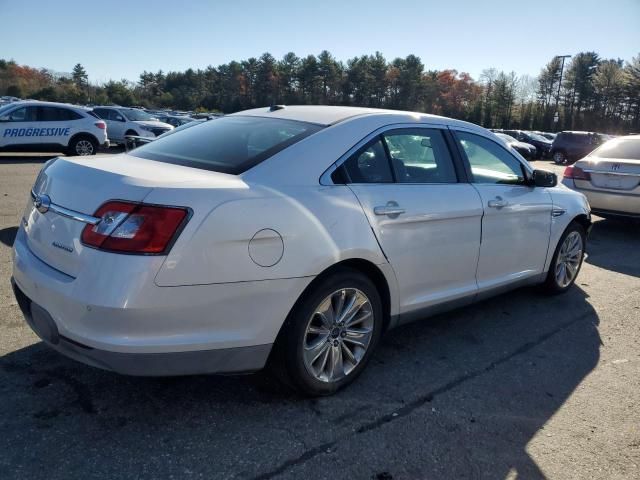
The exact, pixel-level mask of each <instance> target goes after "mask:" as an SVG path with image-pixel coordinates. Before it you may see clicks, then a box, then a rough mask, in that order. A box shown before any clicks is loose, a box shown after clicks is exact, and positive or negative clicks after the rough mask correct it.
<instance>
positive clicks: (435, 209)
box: [13, 106, 591, 395]
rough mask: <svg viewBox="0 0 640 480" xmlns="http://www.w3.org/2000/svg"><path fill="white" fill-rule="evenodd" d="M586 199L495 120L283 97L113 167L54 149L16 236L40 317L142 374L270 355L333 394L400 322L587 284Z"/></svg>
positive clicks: (71, 341)
mask: <svg viewBox="0 0 640 480" xmlns="http://www.w3.org/2000/svg"><path fill="white" fill-rule="evenodd" d="M590 225H591V220H590V211H589V206H588V204H587V201H586V199H585V197H584V196H583V195H582V194H580V193H577V192H573V191H571V190H569V189H568V188H565V187H564V186H562V185H557V178H556V176H555V175H554V174H553V173H549V172H544V171H541V170H532V169H531V167H530V166H529V165H528V163H527V162H526V161H525V160H524V159H523V158H522V157H520V156H519V155H518V154H517V153H514V152H512V151H510V150H509V149H508V148H507V147H506V146H505V145H504V143H503V142H502V141H500V140H499V139H498V138H497V137H496V136H495V135H494V134H492V133H491V132H489V131H487V130H485V129H483V128H481V127H478V126H476V125H472V124H469V123H466V122H462V121H457V120H451V119H448V118H444V117H438V116H433V115H425V114H420V113H411V112H398V111H385V110H374V109H365V108H349V107H315V106H299V107H283V106H274V107H271V108H261V109H255V110H249V111H244V112H239V113H237V114H234V115H229V116H226V117H223V118H220V119H218V120H216V121H212V122H203V123H202V124H200V125H196V126H194V127H192V128H189V129H186V130H184V131H182V132H178V133H176V134H175V135H169V136H167V137H165V138H160V139H158V140H156V141H154V142H152V143H149V144H148V145H145V146H142V147H140V148H138V149H136V150H134V151H132V152H130V153H129V154H121V155H118V156H112V157H110V158H109V161H108V162H95V161H86V160H84V159H81V158H58V159H55V160H53V161H50V162H49V163H47V164H46V165H45V167H44V168H43V169H42V172H41V173H40V175H39V176H38V178H37V180H36V183H35V185H34V186H33V191H32V192H31V198H30V199H29V203H28V206H27V208H26V210H25V213H24V218H23V221H22V225H21V226H20V229H19V231H18V234H17V237H16V241H15V244H14V270H13V284H14V289H15V293H16V297H17V299H18V302H19V304H20V306H21V308H22V310H23V312H24V313H25V317H26V319H27V321H28V322H29V324H30V326H31V327H32V328H33V330H34V331H35V332H36V333H37V334H38V335H39V336H40V337H41V338H42V339H43V340H44V341H45V342H47V343H48V344H49V345H50V346H51V347H53V348H54V349H56V350H58V351H59V352H61V353H63V354H65V355H68V356H70V357H72V358H75V359H78V360H80V361H82V362H85V363H88V364H91V365H94V366H98V367H102V368H105V369H110V370H113V371H116V372H120V373H125V374H132V375H185V374H195V373H213V372H224V373H232V372H251V371H256V370H259V369H261V368H263V367H264V366H265V365H266V364H267V363H269V365H272V366H273V367H274V369H275V371H277V372H278V373H279V374H280V376H281V377H282V378H283V379H285V381H287V382H288V383H289V384H290V385H293V386H294V387H296V388H297V389H299V390H301V391H302V392H304V393H307V394H311V395H324V394H330V393H332V392H335V391H336V390H337V389H339V388H341V387H343V386H345V385H347V384H348V383H350V382H351V381H353V379H354V378H356V377H357V375H358V374H359V373H360V372H361V371H362V369H363V368H364V367H365V366H366V364H367V363H368V361H369V360H370V357H371V355H372V352H373V350H374V347H375V346H376V344H377V343H378V340H379V339H380V336H381V335H382V334H383V333H384V332H385V331H386V330H388V329H390V328H393V327H395V326H397V325H400V324H403V323H405V322H408V321H411V320H413V319H417V318H423V317H425V316H427V315H428V314H431V313H434V312H439V311H442V310H444V309H449V308H453V307H455V306H459V305H465V304H468V303H471V302H473V301H475V300H479V299H482V298H486V297H488V296H491V295H495V294H497V293H499V292H503V291H506V290H509V289H512V288H515V287H518V286H521V285H527V284H537V283H542V284H544V285H545V286H546V288H547V289H548V290H549V291H551V292H564V291H566V290H567V289H568V288H570V286H571V285H572V284H573V282H574V280H575V279H576V276H577V275H578V271H579V270H580V266H581V264H582V260H583V256H584V251H585V242H586V235H587V233H588V231H589V228H590Z"/></svg>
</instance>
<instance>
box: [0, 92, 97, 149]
mask: <svg viewBox="0 0 640 480" xmlns="http://www.w3.org/2000/svg"><path fill="white" fill-rule="evenodd" d="M100 146H103V147H108V146H109V140H108V139H107V125H106V123H105V122H103V121H102V120H100V119H99V118H98V117H96V116H95V115H94V114H93V113H92V112H91V111H90V110H88V109H85V108H82V107H74V106H71V105H67V104H64V103H51V102H36V101H25V102H13V103H10V104H8V105H5V106H3V107H0V151H10V152H15V151H27V152H33V151H41V152H65V153H67V154H68V155H95V154H96V153H97V151H98V148H99V147H100Z"/></svg>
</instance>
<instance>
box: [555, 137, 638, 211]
mask: <svg viewBox="0 0 640 480" xmlns="http://www.w3.org/2000/svg"><path fill="white" fill-rule="evenodd" d="M562 183H564V184H565V185H566V186H567V187H569V188H571V189H573V190H577V191H579V192H582V193H583V194H585V195H586V196H587V199H588V200H589V204H590V205H591V208H592V211H593V213H596V214H598V215H600V216H603V217H610V216H616V217H636V218H640V135H629V136H627V137H618V138H614V139H613V140H609V141H608V142H606V143H604V144H603V145H602V146H600V147H599V148H597V149H596V150H594V151H593V152H591V153H590V154H589V155H587V156H586V157H584V158H583V159H582V160H579V161H578V162H577V163H576V164H575V165H572V166H569V167H567V168H566V169H565V171H564V178H563V180H562Z"/></svg>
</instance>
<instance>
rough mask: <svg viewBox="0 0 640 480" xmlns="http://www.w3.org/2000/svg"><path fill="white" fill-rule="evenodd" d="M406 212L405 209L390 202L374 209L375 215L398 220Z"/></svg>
mask: <svg viewBox="0 0 640 480" xmlns="http://www.w3.org/2000/svg"><path fill="white" fill-rule="evenodd" d="M404 212H405V209H404V208H402V207H400V206H399V205H398V204H397V203H396V202H394V201H390V202H387V204H386V205H384V206H379V207H373V213H375V214H376V215H386V216H387V217H390V218H396V217H397V216H399V215H402V214H403V213H404Z"/></svg>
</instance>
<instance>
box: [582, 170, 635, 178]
mask: <svg viewBox="0 0 640 480" xmlns="http://www.w3.org/2000/svg"><path fill="white" fill-rule="evenodd" d="M582 171H583V172H586V173H600V174H602V175H619V176H621V177H640V173H626V172H616V171H611V170H593V169H588V170H587V169H585V168H583V169H582Z"/></svg>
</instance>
